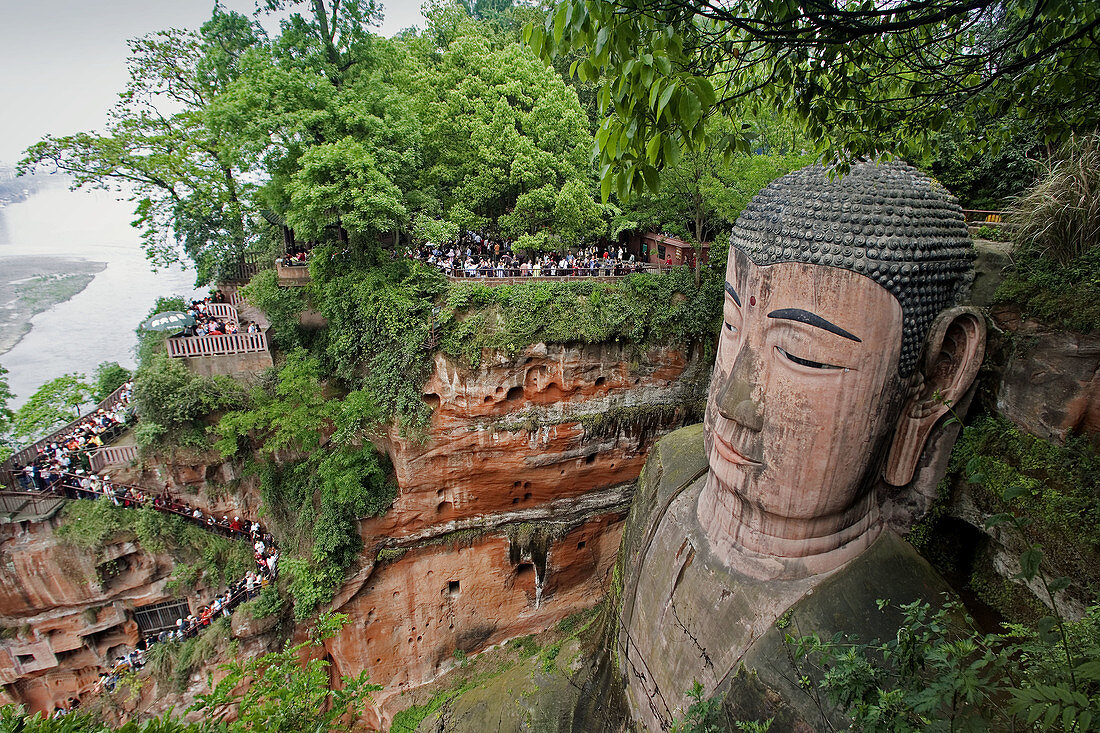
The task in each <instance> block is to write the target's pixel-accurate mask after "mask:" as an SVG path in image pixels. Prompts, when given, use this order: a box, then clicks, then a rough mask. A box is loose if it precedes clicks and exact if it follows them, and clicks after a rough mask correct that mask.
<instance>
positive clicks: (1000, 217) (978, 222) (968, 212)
mask: <svg viewBox="0 0 1100 733" xmlns="http://www.w3.org/2000/svg"><path fill="white" fill-rule="evenodd" d="M1005 218H1006V214H1005V212H1003V211H984V210H981V209H963V221H965V222H966V227H967V229H969V230H970V233H971V234H974V233H975V232H977V230H978V229H980V228H981V227H993V228H994V229H1002V228H1004V229H1009V228H1011V227H1012V225H1011V224H1009V223H1006V222H1005Z"/></svg>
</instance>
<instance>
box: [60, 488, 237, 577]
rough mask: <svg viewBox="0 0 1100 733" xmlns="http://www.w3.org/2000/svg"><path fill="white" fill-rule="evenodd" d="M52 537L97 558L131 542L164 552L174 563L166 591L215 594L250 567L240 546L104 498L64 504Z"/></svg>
mask: <svg viewBox="0 0 1100 733" xmlns="http://www.w3.org/2000/svg"><path fill="white" fill-rule="evenodd" d="M57 536H58V538H59V539H60V540H61V541H62V542H65V543H67V544H70V545H73V546H75V547H78V548H80V549H82V550H86V551H88V552H92V553H94V554H95V555H96V556H97V557H99V556H100V555H102V554H103V552H104V550H105V549H106V548H107V546H108V545H110V544H113V543H117V542H125V541H129V540H137V541H138V543H140V544H141V546H142V548H143V549H144V550H145V551H147V552H150V553H161V552H167V553H169V554H170V555H171V556H172V557H173V559H175V561H176V566H175V568H174V570H173V573H172V579H171V580H170V581H169V590H170V591H171V590H195V589H198V588H201V587H209V588H218V587H221V586H224V585H225V584H226V583H228V582H230V581H233V580H236V579H238V578H240V577H242V576H244V574H245V573H246V572H248V571H249V570H252V569H253V568H254V567H255V562H254V561H253V559H252V549H251V548H250V547H249V546H248V544H247V543H246V542H243V541H239V540H230V539H227V538H225V537H222V536H220V535H216V534H213V533H211V532H207V531H205V530H203V529H201V528H199V527H197V526H195V525H194V524H192V523H190V522H188V521H186V520H185V519H183V518H182V517H177V516H172V515H168V514H164V513H163V512H159V511H157V510H155V509H153V508H152V507H141V508H139V509H127V508H124V507H121V506H118V505H116V504H115V503H114V502H112V501H111V500H110V499H107V498H103V499H97V500H96V501H71V502H68V503H67V504H66V505H65V508H64V510H63V513H62V524H61V526H60V527H59V528H58V530H57Z"/></svg>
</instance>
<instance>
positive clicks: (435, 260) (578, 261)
mask: <svg viewBox="0 0 1100 733" xmlns="http://www.w3.org/2000/svg"><path fill="white" fill-rule="evenodd" d="M412 256H414V257H416V258H417V259H420V260H422V261H423V262H426V263H428V264H429V265H433V266H435V267H437V268H439V270H440V271H442V272H443V274H445V275H448V276H450V277H581V276H598V275H603V276H607V275H628V274H630V273H632V272H638V271H640V270H643V269H646V264H645V263H642V262H638V261H636V258H635V256H634V255H633V254H632V253H629V252H627V251H626V249H624V248H623V247H622V246H621V245H609V246H606V247H596V246H594V245H593V246H589V247H582V248H579V249H577V250H573V251H569V252H566V253H564V254H557V253H543V254H541V255H521V254H518V253H515V252H513V251H512V243H511V242H509V241H508V240H507V239H499V240H492V239H489V238H487V237H483V236H481V235H480V234H476V233H474V232H467V233H466V234H465V235H463V236H462V237H461V238H459V240H458V241H457V242H451V243H448V244H444V245H435V244H426V245H424V246H422V247H420V248H419V250H417V251H415V252H414V253H413V255H412Z"/></svg>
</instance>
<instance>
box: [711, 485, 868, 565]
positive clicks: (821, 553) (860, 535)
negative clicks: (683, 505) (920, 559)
mask: <svg viewBox="0 0 1100 733" xmlns="http://www.w3.org/2000/svg"><path fill="white" fill-rule="evenodd" d="M696 511H697V515H698V519H699V524H700V526H701V527H702V528H703V530H704V532H705V534H706V537H707V540H708V541H709V544H710V550H711V552H712V553H713V554H714V555H715V556H716V557H717V558H718V559H719V560H723V561H725V562H727V564H728V565H730V566H731V567H735V568H737V569H739V570H742V571H746V560H750V561H751V562H749V563H748V566H749V567H753V566H759V567H761V568H770V569H768V570H760V571H758V572H754V571H752V570H748V571H747V572H750V573H751V574H753V575H758V576H767V577H769V578H771V577H775V578H796V577H806V576H809V575H815V574H817V573H823V572H828V571H830V570H835V569H836V568H838V567H840V566H841V565H843V564H844V563H846V562H848V561H849V560H851V559H852V558H854V557H855V556H856V555H858V554H860V553H861V552H862V551H863V550H864V549H866V548H867V547H868V546H870V544H871V543H872V542H873V541H874V540H875V538H877V537H878V535H879V533H880V532H881V530H882V522H881V521H880V516H879V510H878V502H877V501H876V500H875V493H874V492H873V491H869V492H867V493H866V494H865V495H864V496H862V497H861V498H860V499H858V500H857V501H856V503H855V504H854V505H852V506H851V507H849V508H847V509H846V510H845V511H843V512H841V513H838V514H832V515H829V516H823V517H814V518H811V519H793V518H790V517H782V516H778V515H775V514H768V513H767V512H764V511H762V510H761V509H760V508H759V507H758V506H756V505H755V504H753V503H752V502H750V501H748V500H746V499H744V498H743V497H741V496H739V495H738V494H737V493H736V492H734V491H733V490H731V489H729V488H728V487H725V486H723V485H722V484H721V483H719V482H718V480H717V479H716V478H715V476H714V474H713V473H710V474H708V476H707V480H706V485H705V486H704V488H703V490H702V492H701V493H700V495H699V501H698V504H697V506H696Z"/></svg>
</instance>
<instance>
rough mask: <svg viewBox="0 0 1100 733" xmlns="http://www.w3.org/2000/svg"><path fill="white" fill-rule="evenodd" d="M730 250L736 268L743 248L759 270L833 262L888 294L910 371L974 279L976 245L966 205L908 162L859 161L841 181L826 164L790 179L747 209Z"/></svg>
mask: <svg viewBox="0 0 1100 733" xmlns="http://www.w3.org/2000/svg"><path fill="white" fill-rule="evenodd" d="M730 252H731V257H730V264H731V265H732V264H733V261H734V257H733V253H734V252H740V253H743V254H744V255H746V256H747V257H748V258H749V259H751V260H752V262H753V263H755V264H756V265H758V266H770V265H774V264H778V263H795V262H797V263H804V264H807V265H813V266H820V267H823V268H827V269H828V268H832V269H835V270H838V271H842V272H845V273H852V274H855V275H858V276H860V277H862V278H865V279H870V280H872V281H874V282H875V283H877V284H878V285H879V286H880V287H881V288H884V289H885V290H887V291H888V292H889V293H890V294H891V295H892V296H893V297H894V298H895V299H896V300H897V302H898V303H900V305H901V309H902V312H903V322H904V325H903V333H902V353H901V359H900V361H899V365H898V368H899V372H900V373H901V374H902V375H903V376H904V375H907V374H908V373H910V372H911V370H912V369H913V367H914V365H915V364H916V362H917V360H918V359H919V357H920V353H921V349H922V346H923V342H924V338H925V335H926V334H927V332H928V329H929V327H930V326H931V324H932V321H933V320H934V319H935V317H936V316H937V315H938V314H939V313H940V312H941V311H943V310H944V309H946V308H948V307H950V306H952V305H955V304H957V303H958V302H959V301H960V299H961V298H962V296H963V295H964V294H965V292H966V291H967V289H968V287H969V283H970V280H971V278H972V267H971V262H972V260H973V247H972V245H971V243H970V237H969V234H968V232H967V229H966V224H965V222H964V220H963V216H962V210H961V209H960V208H959V205H958V202H957V201H955V199H954V198H953V197H952V196H950V194H948V193H947V191H946V190H944V188H943V187H942V186H940V185H939V184H938V183H936V182H935V181H934V180H932V179H931V178H929V177H928V176H926V175H924V174H923V173H921V172H920V171H918V170H916V169H915V168H912V167H911V166H908V165H905V164H904V163H888V164H882V165H879V164H875V163H857V164H855V165H853V166H852V170H851V172H850V173H848V174H847V175H845V176H843V177H836V176H831V175H829V173H828V172H827V171H825V170H824V169H822V168H821V167H819V166H809V167H807V168H803V169H801V170H799V171H796V172H794V173H791V174H789V175H786V176H783V177H782V178H780V179H778V180H777V181H774V182H773V183H771V184H769V185H768V186H767V187H766V188H765V189H764V190H763V191H761V192H760V193H759V194H758V195H757V196H756V197H755V198H754V199H753V200H752V201H751V202H750V203H749V205H748V206H747V207H746V208H745V211H744V212H742V214H741V216H740V217H739V218H738V220H737V224H736V225H735V226H734V228H733V233H732V235H731V237H730ZM851 282H853V283H855V282H857V281H856V280H852V281H851ZM853 287H860V286H858V285H853Z"/></svg>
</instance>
